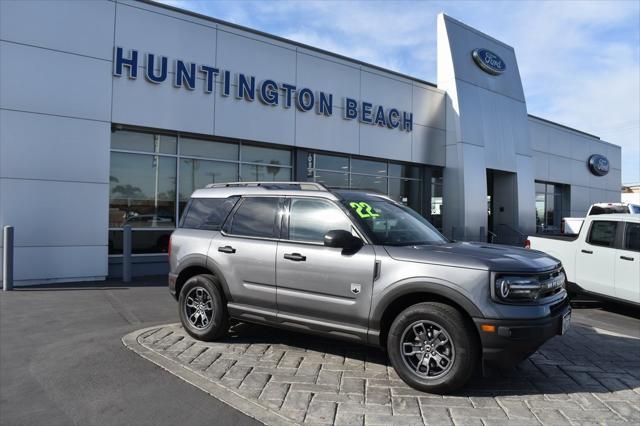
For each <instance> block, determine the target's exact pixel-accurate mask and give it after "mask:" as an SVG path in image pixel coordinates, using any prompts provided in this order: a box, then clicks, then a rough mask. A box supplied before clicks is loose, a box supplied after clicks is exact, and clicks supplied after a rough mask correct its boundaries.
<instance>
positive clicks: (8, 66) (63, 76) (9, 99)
mask: <svg viewBox="0 0 640 426" xmlns="http://www.w3.org/2000/svg"><path fill="white" fill-rule="evenodd" d="M0 57H2V60H1V61H0V75H1V76H2V78H1V79H0V94H1V95H0V107H1V108H7V109H17V110H21V111H31V112H41V113H46V114H55V115H64V116H69V117H78V118H89V119H93V120H102V121H109V120H110V117H111V77H110V76H111V63H110V62H108V61H105V60H101V59H93V58H87V57H83V56H78V55H72V54H67V53H61V52H56V51H52V50H48V49H42V48H37V47H30V46H24V45H19V44H14V43H7V42H0Z"/></svg>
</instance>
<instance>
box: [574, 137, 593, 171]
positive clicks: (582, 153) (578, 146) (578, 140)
mask: <svg viewBox="0 0 640 426" xmlns="http://www.w3.org/2000/svg"><path fill="white" fill-rule="evenodd" d="M592 140H593V138H588V137H586V136H581V135H579V134H577V133H571V158H573V159H574V160H580V161H583V162H585V164H586V162H587V159H588V158H589V155H590V152H591V141H592Z"/></svg>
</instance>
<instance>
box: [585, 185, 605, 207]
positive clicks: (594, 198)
mask: <svg viewBox="0 0 640 426" xmlns="http://www.w3.org/2000/svg"><path fill="white" fill-rule="evenodd" d="M589 198H590V199H591V200H590V202H589V204H595V203H607V202H609V200H607V192H606V191H605V190H604V189H599V188H594V187H591V188H589Z"/></svg>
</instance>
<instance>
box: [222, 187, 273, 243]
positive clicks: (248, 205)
mask: <svg viewBox="0 0 640 426" xmlns="http://www.w3.org/2000/svg"><path fill="white" fill-rule="evenodd" d="M279 201H280V199H279V198H268V197H263V198H245V199H244V200H242V204H240V207H239V208H238V210H237V211H236V213H235V214H234V216H233V221H232V222H231V234H233V235H246V236H250V237H265V238H273V237H275V236H276V230H277V227H276V218H277V217H278V203H279Z"/></svg>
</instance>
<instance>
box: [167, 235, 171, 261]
mask: <svg viewBox="0 0 640 426" xmlns="http://www.w3.org/2000/svg"><path fill="white" fill-rule="evenodd" d="M167 259H171V236H170V237H169V246H168V247H167Z"/></svg>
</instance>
